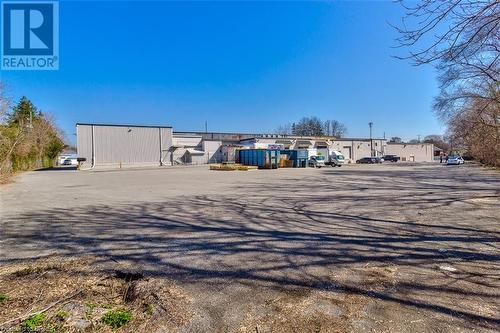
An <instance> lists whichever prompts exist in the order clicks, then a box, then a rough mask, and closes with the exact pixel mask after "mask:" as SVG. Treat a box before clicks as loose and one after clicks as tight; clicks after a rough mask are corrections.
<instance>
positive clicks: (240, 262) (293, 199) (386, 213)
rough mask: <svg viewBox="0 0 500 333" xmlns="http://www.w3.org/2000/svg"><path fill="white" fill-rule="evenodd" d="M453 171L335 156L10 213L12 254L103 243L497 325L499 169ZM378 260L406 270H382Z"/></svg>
mask: <svg viewBox="0 0 500 333" xmlns="http://www.w3.org/2000/svg"><path fill="white" fill-rule="evenodd" d="M454 172H456V171H454V170H452V171H449V170H446V171H443V173H435V174H429V172H428V171H427V170H426V169H423V170H420V171H417V172H411V173H410V172H408V171H405V170H398V169H397V168H395V169H394V170H392V171H391V172H390V173H388V172H385V171H370V170H364V171H363V173H362V174H361V173H360V172H359V171H358V170H342V171H338V170H336V169H335V170H334V169H325V170H322V171H321V177H319V178H318V176H317V175H315V176H307V177H304V178H301V179H287V180H286V181H282V182H279V183H273V184H266V183H261V182H254V183H247V184H235V186H234V189H233V190H232V191H231V192H229V193H223V194H220V195H214V196H207V195H198V196H189V197H183V196H180V197H177V198H170V199H166V200H163V201H161V202H150V203H148V202H140V198H137V199H138V202H136V203H134V202H132V203H130V204H123V205H115V206H106V205H95V206H78V207H75V208H70V209H66V210H63V211H61V210H59V209H52V210H45V211H38V212H36V213H27V214H23V215H21V216H10V217H6V218H5V219H4V221H3V232H2V238H3V241H2V242H3V245H2V247H3V248H4V249H8V250H7V251H6V252H7V253H6V255H2V256H0V262H2V263H9V262H15V261H16V260H18V259H19V258H20V257H23V256H24V257H43V256H46V255H50V254H53V253H58V254H67V255H71V256H84V255H92V256H96V257H98V258H100V260H101V264H107V263H112V262H120V263H128V264H131V265H133V266H134V267H136V269H137V270H140V271H141V272H142V273H143V274H145V275H149V276H164V277H168V278H171V279H175V280H178V281H183V282H185V283H200V282H201V283H205V284H207V285H212V286H217V285H219V284H221V285H223V284H226V283H228V281H230V282H231V283H233V282H239V283H242V284H246V285H251V286H261V287H272V288H278V289H283V290H296V289H297V288H307V289H312V290H323V291H327V292H333V293H336V292H339V293H340V292H342V293H350V294H354V295H362V296H363V297H367V298H370V299H375V300H379V301H382V302H388V303H391V304H396V305H400V306H405V307H406V306H408V307H411V308H414V309H417V310H423V311H426V312H429V313H432V314H437V315H445V316H449V317H453V318H456V319H459V320H462V321H464V322H469V323H474V325H478V326H483V327H487V328H495V327H498V326H499V325H500V318H499V317H498V309H499V304H498V297H499V292H498V291H499V278H500V270H499V268H500V267H499V259H500V252H499V249H498V245H499V241H500V232H499V228H498V226H499V217H498V216H499V211H500V210H499V208H500V205H499V193H498V190H495V188H497V189H498V188H499V187H500V183H499V178H498V177H495V176H491V179H489V180H487V186H485V180H484V177H483V178H480V177H476V176H474V174H469V175H467V174H463V173H456V175H454V174H453V173H454ZM319 179H320V180H319ZM311 185H312V186H311ZM311 189H314V190H311ZM373 268H377V269H381V270H382V271H384V270H385V271H386V272H391V274H395V276H396V278H395V279H393V281H392V282H391V283H386V282H384V281H383V280H376V281H375V280H374V279H371V275H370V274H372V273H373V270H370V269H373Z"/></svg>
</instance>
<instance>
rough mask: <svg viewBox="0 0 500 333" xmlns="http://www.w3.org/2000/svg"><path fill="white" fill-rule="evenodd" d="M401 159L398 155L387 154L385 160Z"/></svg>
mask: <svg viewBox="0 0 500 333" xmlns="http://www.w3.org/2000/svg"><path fill="white" fill-rule="evenodd" d="M400 159H401V157H399V156H398V155H385V156H384V161H388V162H398V161H399V160H400Z"/></svg>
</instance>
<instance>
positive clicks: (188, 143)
mask: <svg viewBox="0 0 500 333" xmlns="http://www.w3.org/2000/svg"><path fill="white" fill-rule="evenodd" d="M76 127H77V131H76V132H77V151H78V156H79V157H83V158H85V159H86V161H85V162H83V163H82V165H81V168H82V169H89V168H96V167H108V168H121V167H131V166H172V165H184V164H187V165H193V164H207V163H220V162H233V161H234V160H235V156H236V151H237V150H238V149H245V148H262V149H268V148H270V149H309V150H313V149H324V148H329V149H330V150H336V151H340V152H341V153H342V154H343V155H344V156H345V158H346V160H347V161H348V162H355V161H356V160H357V159H360V158H363V157H367V156H372V155H374V156H383V155H391V154H393V155H398V156H400V157H401V161H403V162H404V161H408V162H433V161H434V146H433V145H432V144H428V143H417V144H408V143H390V142H387V140H385V139H380V138H377V139H361V138H335V137H297V136H283V135H275V134H238V133H214V132H208V133H207V132H175V131H173V130H172V128H171V127H168V126H138V125H115V124H77V125H76Z"/></svg>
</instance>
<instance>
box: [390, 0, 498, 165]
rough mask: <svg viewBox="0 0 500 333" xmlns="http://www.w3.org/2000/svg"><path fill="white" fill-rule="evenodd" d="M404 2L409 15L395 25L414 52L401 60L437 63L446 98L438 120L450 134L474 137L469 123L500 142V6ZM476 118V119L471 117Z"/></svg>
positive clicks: (487, 0)
mask: <svg viewBox="0 0 500 333" xmlns="http://www.w3.org/2000/svg"><path fill="white" fill-rule="evenodd" d="M399 2H400V3H401V4H402V5H403V7H404V8H405V9H406V15H405V17H404V18H403V19H402V22H401V24H400V25H398V26H395V28H396V29H397V31H398V32H399V34H400V37H399V38H398V46H399V47H404V48H407V49H409V53H408V54H406V55H403V56H397V57H398V58H400V59H409V60H411V61H412V62H413V63H414V64H415V65H423V64H432V65H434V66H435V67H436V68H437V69H438V71H439V78H438V79H439V83H440V93H439V95H438V96H437V97H436V98H435V102H434V109H435V111H436V113H437V115H438V116H439V117H440V118H441V119H442V120H443V121H445V122H446V123H447V124H448V126H449V129H450V130H458V129H460V130H461V132H462V133H468V132H469V131H465V129H464V127H463V126H462V125H465V124H468V125H469V126H474V128H471V130H474V131H476V130H477V129H478V128H485V129H486V128H487V129H488V130H486V132H488V133H489V132H491V133H492V136H493V137H498V131H500V127H499V124H500V121H499V118H498V117H499V116H498V113H497V111H496V110H498V106H499V105H500V92H499V77H500V75H499V72H500V42H499V40H500V2H499V1H498V0H420V1H419V2H417V3H416V4H415V3H411V4H410V5H407V2H406V1H399ZM470 114H474V115H475V117H476V118H475V119H472V118H470V117H469V116H470ZM464 121H466V122H464ZM458 123H460V124H462V125H461V126H458V125H457V124H458ZM458 135H460V132H458V133H451V137H454V138H455V142H457V140H458V139H457V136H458ZM473 138H476V139H479V136H477V135H476V136H469V138H468V139H467V140H473ZM469 143H470V142H469ZM478 144H479V143H478ZM469 146H472V145H471V144H469ZM474 146H475V145H474ZM491 152H492V153H494V150H491ZM489 160H496V159H495V158H492V159H489Z"/></svg>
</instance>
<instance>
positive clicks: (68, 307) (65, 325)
mask: <svg viewBox="0 0 500 333" xmlns="http://www.w3.org/2000/svg"><path fill="white" fill-rule="evenodd" d="M91 267H93V268H91ZM103 272H106V270H104V269H102V267H99V266H98V265H96V260H95V259H94V258H85V259H75V260H64V259H62V258H58V257H52V258H48V259H43V260H37V261H32V262H29V263H15V264H7V265H3V266H2V267H1V268H0V293H2V294H4V295H6V296H7V299H6V300H3V301H2V302H1V306H0V332H19V331H22V325H23V322H24V321H25V320H26V319H27V318H28V317H29V315H30V314H33V313H37V312H38V311H40V310H44V309H47V310H46V311H43V314H44V315H43V322H42V323H41V324H39V325H38V326H37V327H36V329H37V330H38V331H42V332H78V331H82V332H83V331H85V332H113V329H112V328H111V327H109V326H107V325H106V324H104V323H103V322H102V317H103V315H104V314H105V313H107V312H108V311H112V310H124V311H126V312H128V313H130V314H131V320H130V321H129V322H128V323H126V324H125V325H124V326H123V327H122V328H120V332H155V331H157V330H159V329H162V328H164V329H168V330H175V329H176V328H178V327H180V326H182V325H184V324H185V323H186V322H187V321H189V319H190V318H191V316H192V312H191V310H190V303H191V302H190V299H189V298H188V297H187V296H186V295H185V294H184V292H183V290H182V289H181V288H180V287H178V286H177V285H176V284H174V283H173V282H171V281H169V280H167V279H153V278H151V279H147V278H144V277H143V276H142V275H141V274H138V273H134V272H131V273H129V272H127V271H115V272H113V271H109V272H108V273H103Z"/></svg>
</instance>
